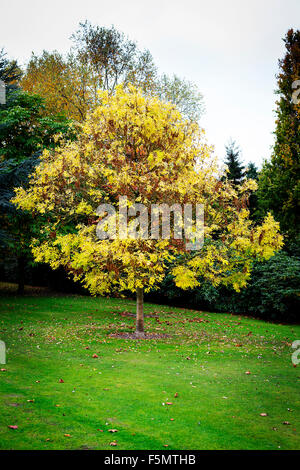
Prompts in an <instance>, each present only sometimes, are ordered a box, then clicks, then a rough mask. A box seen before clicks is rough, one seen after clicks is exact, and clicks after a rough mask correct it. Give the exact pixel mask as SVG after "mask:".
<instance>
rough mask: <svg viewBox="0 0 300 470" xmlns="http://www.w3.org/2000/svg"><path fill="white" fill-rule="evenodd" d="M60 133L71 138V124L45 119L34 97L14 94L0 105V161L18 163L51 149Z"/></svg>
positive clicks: (61, 118)
mask: <svg viewBox="0 0 300 470" xmlns="http://www.w3.org/2000/svg"><path fill="white" fill-rule="evenodd" d="M60 133H61V134H65V135H66V134H69V137H71V136H74V132H73V131H72V129H71V122H70V121H68V120H67V119H66V118H65V117H64V116H61V115H54V116H51V115H47V114H46V109H45V105H44V102H43V99H42V98H41V97H40V96H38V95H34V94H31V93H27V92H24V91H21V90H16V91H14V92H11V93H10V94H9V95H8V98H7V102H6V104H5V105H0V143H1V147H0V159H1V158H2V159H5V160H13V161H21V160H24V159H26V158H28V157H31V156H32V155H33V154H34V153H35V152H37V151H38V150H40V149H42V148H45V147H47V148H51V147H52V148H53V147H54V146H55V141H56V137H55V136H57V134H60Z"/></svg>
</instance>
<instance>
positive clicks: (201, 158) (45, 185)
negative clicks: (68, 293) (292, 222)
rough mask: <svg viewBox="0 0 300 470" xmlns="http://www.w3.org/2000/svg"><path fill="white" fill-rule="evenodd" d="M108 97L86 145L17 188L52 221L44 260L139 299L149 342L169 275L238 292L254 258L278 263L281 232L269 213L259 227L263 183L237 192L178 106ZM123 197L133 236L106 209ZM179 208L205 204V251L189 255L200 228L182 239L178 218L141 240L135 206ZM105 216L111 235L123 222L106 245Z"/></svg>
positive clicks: (62, 154)
mask: <svg viewBox="0 0 300 470" xmlns="http://www.w3.org/2000/svg"><path fill="white" fill-rule="evenodd" d="M100 98H101V99H100V102H101V105H100V106H98V107H97V108H96V109H95V111H94V112H92V113H91V114H90V115H89V116H88V118H87V119H86V121H85V122H84V124H83V125H82V132H81V134H80V136H79V139H78V141H76V142H72V143H66V144H65V145H64V146H63V147H61V148H58V149H55V151H54V152H50V151H44V153H43V155H42V158H41V163H40V165H39V166H38V167H37V168H36V170H35V172H34V174H33V175H32V177H31V183H30V187H29V189H28V190H24V189H22V188H19V189H17V190H16V196H15V198H14V203H15V204H16V205H17V206H18V207H20V208H22V209H23V210H28V211H31V212H32V213H33V214H37V215H38V214H39V215H40V216H41V217H42V218H43V225H42V226H41V229H40V236H39V237H38V238H36V239H34V240H33V241H32V250H33V254H34V257H35V259H36V261H38V262H46V263H49V264H50V265H51V266H52V268H54V269H55V268H58V267H59V266H64V267H65V268H66V269H67V270H68V271H69V272H70V273H72V274H73V276H74V278H75V279H76V280H80V281H81V282H82V283H83V284H84V285H85V286H86V287H87V288H88V289H89V290H90V292H91V293H92V294H101V295H105V294H111V293H113V292H115V291H118V292H122V291H125V290H127V291H128V290H130V291H132V292H136V293H137V325H136V335H137V336H142V335H144V324H143V292H144V291H146V292H147V291H149V290H150V289H153V288H155V287H157V286H158V285H159V283H160V282H161V281H162V279H163V278H164V276H165V274H166V272H167V271H168V270H170V271H171V272H172V274H173V276H174V280H175V283H176V284H177V285H178V286H179V287H181V288H182V289H188V288H192V287H195V286H197V285H198V283H199V278H200V277H205V278H206V279H209V280H210V281H211V282H212V283H213V284H215V285H218V284H220V283H222V284H224V285H232V286H233V287H234V289H236V290H239V289H241V288H242V287H243V286H245V285H246V283H247V280H248V279H249V277H250V273H251V268H252V264H253V261H254V260H255V259H267V258H269V257H271V256H272V255H273V254H274V252H275V251H276V250H277V249H279V248H280V247H281V246H282V236H281V235H280V234H279V227H278V224H277V222H275V221H274V219H273V218H272V216H271V215H270V214H269V215H268V216H267V217H266V218H265V220H264V221H263V223H262V224H261V225H259V226H254V224H253V223H252V222H251V220H250V219H249V210H248V208H247V200H248V196H249V194H250V192H251V191H252V190H254V189H255V188H256V183H255V182H254V181H251V180H246V182H245V183H244V184H242V185H240V186H235V187H233V186H232V185H231V184H230V183H229V182H228V181H221V178H220V175H219V172H218V167H217V162H216V161H215V160H214V159H213V158H212V152H211V148H210V147H209V146H208V145H207V144H206V143H205V141H204V137H203V131H202V130H200V129H199V126H198V125H197V124H195V123H192V122H191V121H187V120H185V119H183V118H182V116H181V114H180V113H179V111H178V110H177V109H176V107H175V106H174V105H172V104H170V103H162V102H161V101H159V99H158V98H155V97H149V96H145V95H144V94H143V92H142V91H141V90H139V89H136V88H134V87H130V89H129V91H127V92H126V91H124V89H123V87H122V86H118V87H117V89H116V92H115V94H114V95H112V96H111V95H109V93H108V92H107V91H103V92H100ZM120 196H122V197H123V200H125V199H124V198H125V196H126V200H125V205H126V210H127V211H128V214H129V225H128V227H129V228H128V230H129V236H126V237H124V236H123V235H122V236H121V235H120V232H119V231H118V230H119V229H120V225H121V224H122V220H121V217H120V216H119V217H114V216H113V215H112V216H110V217H108V215H107V213H103V210H102V212H101V211H100V212H99V209H98V206H99V205H100V204H102V203H109V204H111V206H112V207H114V208H116V209H117V208H118V204H119V197H120ZM174 203H175V204H177V205H178V206H179V207H183V206H184V205H186V204H190V205H192V206H193V207H196V205H197V204H198V205H202V206H203V209H204V227H203V231H204V243H203V246H202V248H201V249H198V250H189V249H187V246H188V245H187V243H191V242H194V241H195V237H196V235H195V227H194V229H193V230H191V231H189V232H187V233H185V234H183V235H182V238H180V237H179V238H178V237H177V236H175V219H174V220H173V219H172V221H171V231H170V235H169V236H167V237H165V238H160V239H155V238H153V232H154V231H155V229H156V228H157V227H155V226H154V225H151V224H150V222H149V226H148V225H147V227H146V232H148V235H149V237H145V236H144V235H145V233H144V234H143V236H142V233H141V232H142V230H141V227H138V228H137V230H136V232H135V229H136V227H137V225H138V224H137V223H136V213H135V212H134V211H133V212H132V208H133V207H138V210H140V209H141V207H143V208H146V210H147V212H148V213H150V212H151V211H152V210H153V205H155V204H157V205H160V204H165V205H168V206H172V205H173V204H174ZM133 204H143V206H133ZM178 206H177V207H178ZM105 216H106V222H107V223H106V230H108V229H109V228H110V227H109V226H110V225H111V226H113V225H114V228H115V229H116V231H115V236H114V237H112V238H106V239H99V237H98V236H97V230H96V226H97V224H99V223H102V226H104V225H103V223H104V220H105ZM174 217H175V216H174ZM179 225H180V224H179ZM148 228H149V231H148ZM134 233H135V236H132V234H134ZM151 236H152V238H151Z"/></svg>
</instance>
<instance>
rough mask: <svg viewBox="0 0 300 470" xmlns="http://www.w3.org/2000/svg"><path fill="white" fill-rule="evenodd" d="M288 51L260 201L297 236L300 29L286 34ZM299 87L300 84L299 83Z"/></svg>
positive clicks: (299, 215)
mask: <svg viewBox="0 0 300 470" xmlns="http://www.w3.org/2000/svg"><path fill="white" fill-rule="evenodd" d="M284 43H285V47H286V54H285V56H284V58H283V59H282V60H280V61H279V70H280V72H279V75H278V77H277V78H278V82H277V83H278V90H277V93H278V95H279V99H278V101H277V109H276V114H277V120H276V130H275V145H274V149H273V154H272V156H271V160H270V161H269V162H265V164H264V166H263V169H262V172H261V175H260V180H259V191H258V198H259V205H260V210H261V212H262V213H263V214H265V213H266V211H268V210H271V211H272V212H273V214H274V215H275V217H276V218H277V219H278V220H279V221H280V224H281V227H282V230H283V231H284V232H286V233H288V234H289V236H290V237H291V238H295V236H296V234H297V233H299V227H300V179H299V175H300V100H299V97H298V98H297V96H295V100H294V99H293V93H294V92H295V91H297V90H294V89H293V86H292V85H293V82H295V81H296V80H299V79H300V31H299V30H297V31H293V30H292V29H290V30H289V31H288V32H287V34H286V37H285V38H284ZM297 88H298V89H299V85H298V87H297Z"/></svg>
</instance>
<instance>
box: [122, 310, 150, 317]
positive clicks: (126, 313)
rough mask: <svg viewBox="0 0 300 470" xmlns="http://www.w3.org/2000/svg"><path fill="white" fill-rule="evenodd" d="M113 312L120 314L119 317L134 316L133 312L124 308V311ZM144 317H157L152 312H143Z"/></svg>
mask: <svg viewBox="0 0 300 470" xmlns="http://www.w3.org/2000/svg"><path fill="white" fill-rule="evenodd" d="M113 313H114V314H118V315H121V317H135V313H131V312H127V311H126V310H125V311H124V312H113ZM144 317H147V318H159V317H158V315H156V314H152V313H145V314H144Z"/></svg>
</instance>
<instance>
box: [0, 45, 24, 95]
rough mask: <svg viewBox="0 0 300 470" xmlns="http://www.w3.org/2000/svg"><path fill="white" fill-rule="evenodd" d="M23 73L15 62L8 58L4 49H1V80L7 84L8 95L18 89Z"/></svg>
mask: <svg viewBox="0 0 300 470" xmlns="http://www.w3.org/2000/svg"><path fill="white" fill-rule="evenodd" d="M21 77H22V71H21V69H20V67H19V66H18V64H17V62H16V61H15V60H9V59H8V58H7V57H6V53H5V52H4V49H0V80H1V81H3V82H4V83H5V87H6V94H8V93H9V92H10V91H12V90H15V89H17V88H18V83H19V81H20V79H21Z"/></svg>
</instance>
